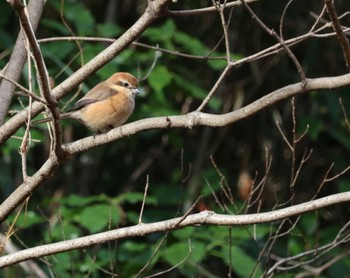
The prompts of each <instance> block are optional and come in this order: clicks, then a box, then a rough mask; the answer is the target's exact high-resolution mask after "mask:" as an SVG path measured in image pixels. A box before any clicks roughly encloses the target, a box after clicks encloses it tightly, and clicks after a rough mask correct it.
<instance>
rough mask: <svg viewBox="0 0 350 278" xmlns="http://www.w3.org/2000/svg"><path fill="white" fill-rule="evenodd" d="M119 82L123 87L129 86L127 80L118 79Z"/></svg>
mask: <svg viewBox="0 0 350 278" xmlns="http://www.w3.org/2000/svg"><path fill="white" fill-rule="evenodd" d="M119 84H120V85H121V86H123V87H129V86H130V84H129V82H127V81H120V82H119Z"/></svg>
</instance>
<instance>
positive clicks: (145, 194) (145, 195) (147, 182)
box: [139, 175, 149, 224]
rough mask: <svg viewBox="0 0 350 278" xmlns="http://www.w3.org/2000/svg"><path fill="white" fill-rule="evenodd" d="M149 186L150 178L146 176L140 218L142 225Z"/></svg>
mask: <svg viewBox="0 0 350 278" xmlns="http://www.w3.org/2000/svg"><path fill="white" fill-rule="evenodd" d="M148 186H149V176H148V175H147V176H146V185H145V192H144V194H143V200H142V205H141V211H140V216H139V224H142V215H143V209H144V207H145V203H146V198H147V191H148Z"/></svg>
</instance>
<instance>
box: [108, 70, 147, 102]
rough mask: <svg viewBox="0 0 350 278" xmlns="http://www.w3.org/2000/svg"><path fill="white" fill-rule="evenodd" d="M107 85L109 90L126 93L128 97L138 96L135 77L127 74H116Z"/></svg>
mask: <svg viewBox="0 0 350 278" xmlns="http://www.w3.org/2000/svg"><path fill="white" fill-rule="evenodd" d="M107 83H108V85H109V87H110V88H112V89H114V90H116V91H119V92H124V93H126V94H127V95H128V96H129V97H132V98H133V97H134V96H135V95H137V94H139V93H140V91H139V89H138V80H137V78H136V77H135V76H133V75H131V74H130V73H127V72H118V73H115V74H113V75H112V76H111V77H110V78H109V79H108V80H107Z"/></svg>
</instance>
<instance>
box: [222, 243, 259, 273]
mask: <svg viewBox="0 0 350 278" xmlns="http://www.w3.org/2000/svg"><path fill="white" fill-rule="evenodd" d="M231 254H232V258H231V265H232V269H233V270H234V272H235V273H236V274H237V275H238V276H240V277H261V275H262V273H263V271H262V269H261V266H260V265H258V266H257V267H256V269H255V272H254V275H252V271H253V270H254V268H255V265H256V263H257V261H256V259H255V258H253V257H251V256H249V255H248V254H247V253H245V252H244V250H243V249H242V248H240V247H238V246H232V247H231ZM227 257H228V247H227V248H224V252H223V253H222V258H223V259H224V260H226V259H227Z"/></svg>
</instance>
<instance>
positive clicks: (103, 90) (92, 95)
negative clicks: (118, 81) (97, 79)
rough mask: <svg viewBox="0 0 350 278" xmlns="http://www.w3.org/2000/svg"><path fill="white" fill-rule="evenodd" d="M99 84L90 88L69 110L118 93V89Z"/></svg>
mask: <svg viewBox="0 0 350 278" xmlns="http://www.w3.org/2000/svg"><path fill="white" fill-rule="evenodd" d="M100 85H102V84H99V85H97V86H95V87H94V88H92V89H91V90H90V91H89V92H88V93H87V94H86V95H85V96H84V97H82V98H81V99H80V100H78V101H77V102H76V103H75V104H74V106H73V107H72V109H70V111H74V110H79V109H81V108H83V107H85V106H87V105H89V104H91V103H95V102H98V101H102V100H105V99H107V98H109V97H112V96H114V95H116V94H117V93H118V91H116V90H113V89H111V88H108V87H105V86H100Z"/></svg>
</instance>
